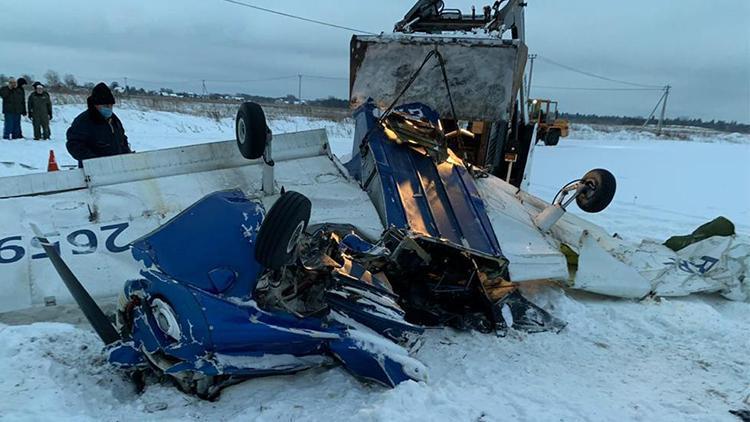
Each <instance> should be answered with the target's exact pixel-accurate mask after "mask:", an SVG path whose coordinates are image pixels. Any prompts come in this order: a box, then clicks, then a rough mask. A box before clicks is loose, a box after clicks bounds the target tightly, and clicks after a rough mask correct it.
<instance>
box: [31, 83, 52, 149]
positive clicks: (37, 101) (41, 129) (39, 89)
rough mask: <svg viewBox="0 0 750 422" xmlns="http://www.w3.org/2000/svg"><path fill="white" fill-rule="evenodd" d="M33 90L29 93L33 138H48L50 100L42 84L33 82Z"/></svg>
mask: <svg viewBox="0 0 750 422" xmlns="http://www.w3.org/2000/svg"><path fill="white" fill-rule="evenodd" d="M32 86H33V87H34V92H32V93H31V95H29V118H30V119H31V121H32V123H33V124H34V140H36V141H38V140H40V139H45V140H47V139H49V137H50V130H49V121H50V120H52V100H51V99H50V97H49V93H48V92H47V91H45V90H44V85H43V84H41V83H39V82H34V85H32Z"/></svg>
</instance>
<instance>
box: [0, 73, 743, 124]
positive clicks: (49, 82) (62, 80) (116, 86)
mask: <svg viewBox="0 0 750 422" xmlns="http://www.w3.org/2000/svg"><path fill="white" fill-rule="evenodd" d="M20 77H23V78H24V79H26V80H27V81H28V83H29V84H31V83H33V82H34V81H36V80H37V79H34V76H33V75H29V74H24V75H20ZM9 78H10V76H8V75H5V74H0V85H5V83H6V82H7V80H8V79H9ZM40 82H43V83H44V84H45V86H47V87H48V88H50V89H52V90H57V91H61V92H66V91H67V92H70V93H80V92H82V91H84V90H90V89H92V88H93V87H94V83H93V82H87V83H83V84H80V83H79V82H78V80H77V79H76V77H75V76H74V75H72V74H70V73H67V74H65V75H62V76H61V75H60V74H59V73H58V72H56V71H54V70H48V71H47V72H45V73H44V80H43V81H40ZM109 85H110V88H111V89H112V90H115V91H117V92H118V93H120V94H125V95H141V96H172V97H181V98H208V99H210V100H227V99H231V100H242V101H255V102H259V103H284V104H299V103H302V102H304V104H306V105H311V106H317V107H328V108H348V107H349V101H347V100H345V99H341V98H336V97H334V96H329V97H327V98H318V99H314V100H304V101H300V99H299V98H297V97H296V96H294V95H292V94H287V95H285V96H282V97H268V96H262V95H252V94H246V93H235V94H219V93H209V94H207V95H201V94H197V93H194V92H185V91H176V90H172V89H170V88H159V89H158V90H148V89H144V88H136V87H134V86H125V87H123V86H121V85H120V83H119V82H117V81H112V82H110V84H109ZM560 117H561V118H563V119H567V120H569V121H570V122H571V123H587V124H602V125H613V126H642V125H643V123H644V121H645V120H646V118H645V117H642V116H617V115H598V114H582V113H560ZM664 124H665V125H676V126H694V127H701V128H706V129H713V130H717V131H721V132H738V133H750V124H745V123H740V122H737V121H735V120H732V121H725V120H716V119H711V120H703V119H701V118H691V117H676V118H666V119H664Z"/></svg>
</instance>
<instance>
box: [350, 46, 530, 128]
mask: <svg viewBox="0 0 750 422" xmlns="http://www.w3.org/2000/svg"><path fill="white" fill-rule="evenodd" d="M436 48H437V49H438V51H439V52H440V54H441V55H442V57H443V58H444V60H445V68H446V74H447V77H448V82H449V85H450V92H451V96H452V97H453V103H454V105H455V109H456V114H457V116H452V117H455V118H457V119H458V120H469V121H478V120H483V121H498V120H505V121H507V120H508V116H509V113H510V110H511V107H512V104H513V99H514V97H515V95H516V93H517V92H518V90H519V89H520V86H521V76H522V75H523V69H524V66H525V64H526V55H527V48H526V46H525V45H524V44H523V43H521V42H519V41H517V40H515V41H511V40H502V39H497V38H468V37H467V38H457V37H453V36H452V37H441V36H413V35H403V34H390V35H379V36H357V35H355V36H354V37H353V38H352V41H351V54H350V58H351V59H350V60H351V62H350V66H351V72H350V96H349V100H350V105H351V107H352V108H357V107H359V106H361V105H362V104H364V103H366V102H367V100H368V98H372V99H373V100H374V101H375V103H376V105H377V106H378V107H379V108H381V109H386V108H387V107H388V106H390V105H391V103H392V102H394V100H395V99H396V98H397V97H398V95H399V94H400V93H401V92H402V90H403V89H404V87H406V86H407V84H408V81H409V79H410V78H411V77H412V76H413V75H414V74H415V72H417V69H418V68H419V67H420V65H421V64H422V62H423V61H424V59H425V57H426V56H427V54H428V53H429V52H430V51H431V50H434V49H436ZM398 102H399V104H404V103H412V102H419V103H422V104H425V105H427V106H429V107H430V108H432V109H433V110H435V111H437V112H438V114H440V115H441V116H451V115H452V113H451V107H450V102H449V99H448V93H447V90H446V88H445V83H444V80H443V74H442V69H441V66H440V64H439V62H438V60H437V59H435V58H433V59H431V60H430V61H429V62H428V63H427V64H426V65H425V67H424V68H423V69H422V71H421V73H420V74H419V76H418V77H417V78H416V80H415V81H414V82H413V84H412V85H411V87H410V88H409V89H407V90H406V92H405V93H404V95H403V96H402V97H401V98H400V99H399V101H398Z"/></svg>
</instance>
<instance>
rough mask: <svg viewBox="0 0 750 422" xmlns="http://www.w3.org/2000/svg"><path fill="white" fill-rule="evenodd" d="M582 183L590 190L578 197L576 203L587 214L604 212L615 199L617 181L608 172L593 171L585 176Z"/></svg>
mask: <svg viewBox="0 0 750 422" xmlns="http://www.w3.org/2000/svg"><path fill="white" fill-rule="evenodd" d="M581 183H585V184H586V185H587V186H588V187H589V189H588V191H587V192H583V193H581V194H580V195H578V196H577V197H576V203H577V204H578V207H579V208H581V209H582V210H584V211H586V212H591V213H595V212H599V211H602V210H603V209H605V208H607V206H608V205H609V203H610V202H612V198H614V197H615V190H616V189H617V181H616V180H615V176H614V175H613V174H612V173H610V172H609V171H608V170H605V169H595V170H591V171H590V172H588V173H586V175H585V176H583V178H582V179H581Z"/></svg>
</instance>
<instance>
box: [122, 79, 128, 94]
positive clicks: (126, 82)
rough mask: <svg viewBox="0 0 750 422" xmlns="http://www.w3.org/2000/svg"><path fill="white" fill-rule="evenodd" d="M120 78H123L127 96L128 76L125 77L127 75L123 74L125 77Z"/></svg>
mask: <svg viewBox="0 0 750 422" xmlns="http://www.w3.org/2000/svg"><path fill="white" fill-rule="evenodd" d="M122 79H123V80H124V81H125V95H128V96H129V95H130V90H129V89H128V77H127V76H125V77H124V78H122Z"/></svg>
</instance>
